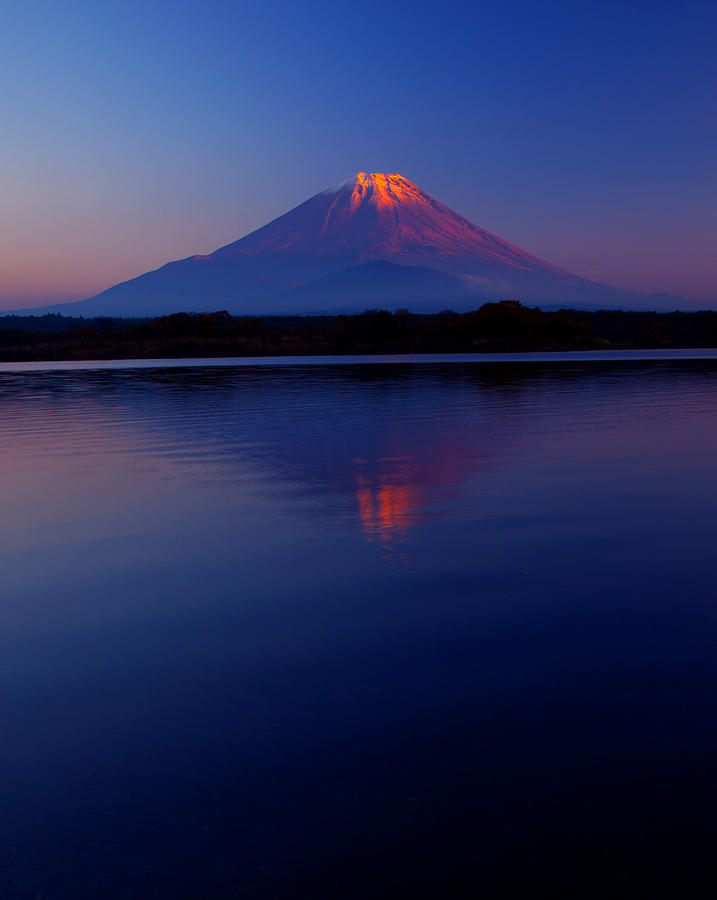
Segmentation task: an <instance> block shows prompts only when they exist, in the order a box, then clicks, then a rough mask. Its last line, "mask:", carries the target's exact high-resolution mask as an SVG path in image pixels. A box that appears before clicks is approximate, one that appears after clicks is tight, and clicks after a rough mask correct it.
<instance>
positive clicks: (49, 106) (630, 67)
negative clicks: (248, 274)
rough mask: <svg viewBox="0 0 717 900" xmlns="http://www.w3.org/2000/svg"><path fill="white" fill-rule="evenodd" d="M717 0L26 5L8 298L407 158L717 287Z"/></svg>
mask: <svg viewBox="0 0 717 900" xmlns="http://www.w3.org/2000/svg"><path fill="white" fill-rule="evenodd" d="M716 36H717V4H715V3H714V2H689V0H687V2H682V3H674V2H671V3H663V2H659V0H656V2H650V3H647V2H630V3H624V2H620V3H613V2H580V3H576V2H575V0H571V2H549V0H542V2H527V0H522V2H517V0H513V2H511V0H500V2H498V0H493V2H492V3H490V4H487V3H481V2H475V0H473V2H467V3H456V2H443V3H440V4H437V3H436V4H426V3H421V2H419V0H413V2H410V3H408V2H406V3H396V2H386V0H384V2H381V3H376V2H373V0H368V2H364V3H362V4H360V5H357V4H353V3H341V2H318V0H308V2H302V3H295V2H290V0H279V2H274V3H266V2H265V3H262V4H258V3H243V2H206V0H205V2H202V3H200V2H193V0H192V2H183V0H174V2H171V3H170V2H164V0H143V2H135V0H124V2H122V3H119V2H113V0H104V2H102V3H97V2H96V0H94V2H79V0H76V2H72V0H70V2H63V0H52V2H50V0H24V2H22V3H20V2H16V0H9V2H8V3H6V4H3V21H2V28H1V29H0V72H1V73H2V90H0V122H1V123H2V130H1V131H0V134H1V135H2V138H1V140H0V307H2V308H11V307H17V306H19V305H27V306H31V305H40V304H41V303H43V302H54V301H57V300H65V299H81V298H84V297H87V296H90V295H92V294H94V293H96V292H98V291H99V290H102V289H104V288H105V287H108V286H109V285H111V284H113V283H115V282H117V281H120V280H125V279H127V278H131V277H133V276H135V275H139V274H140V273H142V272H144V271H146V270H148V269H153V268H156V267H157V266H159V265H161V264H163V263H164V262H167V261H168V260H170V259H177V258H181V257H184V256H188V255H190V254H193V253H207V252H210V251H211V250H214V249H216V248H217V247H219V246H221V245H223V244H226V243H228V242H230V241H232V240H235V239H236V238H238V237H240V236H242V235H243V234H245V233H247V232H249V231H251V230H253V229H254V228H257V227H259V226H260V225H263V224H264V223H265V222H267V221H269V220H270V219H272V218H274V217H275V216H277V215H279V214H281V213H283V212H285V211H286V210H288V209H289V208H291V207H293V206H296V205H297V204H298V203H300V202H302V201H303V200H305V199H306V198H308V197H309V196H311V195H312V194H315V193H316V192H317V191H320V190H322V189H323V188H324V187H326V186H328V185H330V184H334V183H336V182H338V181H341V180H342V179H344V178H346V177H348V176H349V175H351V174H353V173H355V172H357V171H359V170H368V171H391V172H401V173H402V174H403V175H405V176H406V177H407V178H409V179H411V180H412V181H414V182H416V183H417V184H418V185H419V186H420V187H421V188H422V189H423V190H425V191H427V192H428V193H430V194H433V195H434V196H435V197H437V198H438V199H439V200H441V201H442V202H443V203H445V204H447V205H448V206H450V207H452V208H453V209H455V210H456V211H458V212H459V213H461V214H463V215H464V216H466V217H467V218H469V219H471V220H472V221H474V222H476V224H478V225H480V226H482V227H484V228H487V229H489V230H490V231H493V232H495V233H497V234H499V235H500V236H501V237H503V238H505V239H507V240H509V241H511V242H512V243H515V244H518V245H519V246H521V247H523V248H524V249H525V250H528V251H530V252H532V253H536V254H537V255H539V256H542V257H543V258H545V259H547V260H549V261H550V262H552V263H554V264H556V265H559V266H561V267H563V268H565V269H568V270H570V271H572V272H575V273H576V274H579V275H582V276H585V277H587V278H592V279H595V280H598V281H603V282H606V283H608V284H614V285H616V286H618V287H622V288H629V289H632V290H638V291H643V292H653V291H666V292H670V293H674V294H678V295H680V296H683V297H686V298H689V299H692V300H695V301H697V302H699V303H702V304H706V303H710V305H712V304H714V305H717V252H716V251H717V103H716V102H715V101H716V99H717V54H715V49H714V48H715V38H716Z"/></svg>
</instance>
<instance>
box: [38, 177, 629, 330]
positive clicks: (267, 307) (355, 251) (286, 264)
mask: <svg viewBox="0 0 717 900" xmlns="http://www.w3.org/2000/svg"><path fill="white" fill-rule="evenodd" d="M373 263H382V264H384V265H383V266H378V267H376V266H374V267H373V268H369V269H367V270H364V269H363V267H365V266H366V264H373ZM397 267H408V268H409V271H407V272H405V273H400V272H397V271H396V269H397ZM339 273H344V274H343V275H341V276H340V277H339ZM331 279H333V280H331ZM506 298H516V299H519V300H524V301H528V302H533V303H553V304H559V305H582V306H590V305H593V306H594V305H609V306H621V305H622V306H633V307H634V306H636V305H639V304H640V301H644V299H645V298H641V297H640V296H639V295H636V294H630V293H628V292H623V291H618V290H616V289H614V288H609V287H606V286H604V285H598V284H595V283H593V282H589V281H586V280H585V279H582V278H579V277H578V276H575V275H571V274H570V273H569V272H564V271H563V270H561V269H559V268H557V267H556V266H553V265H551V264H550V263H547V262H545V261H543V260H541V259H539V258H538V257H536V256H533V255H532V254H530V253H526V252H525V251H524V250H521V249H520V248H518V247H515V246H513V245H512V244H509V243H508V242H507V241H504V240H502V239H501V238H499V237H496V235H493V234H491V233H490V232H488V231H485V230H484V229H482V228H479V227H478V226H477V225H474V224H473V223H471V222H469V221H468V220H467V219H464V218H463V217H462V216H460V215H458V213H455V212H453V210H451V209H449V208H448V207H447V206H444V205H443V204H442V203H439V202H438V201H437V200H435V199H434V198H433V197H431V196H430V195H428V194H426V193H425V192H423V191H421V190H420V189H419V188H418V187H416V185H414V184H412V183H411V182H410V181H408V180H407V179H406V178H404V177H403V176H402V175H398V174H391V175H389V174H382V173H367V172H359V173H358V174H357V175H356V176H355V177H354V178H351V179H349V180H348V181H346V182H343V183H342V184H339V185H336V186H335V187H332V188H329V189H327V190H325V191H322V192H321V193H320V194H316V195H315V196H314V197H311V198H310V199H309V200H307V201H305V202H304V203H302V204H301V205H300V206H297V207H296V208H295V209H292V210H291V211H289V212H287V213H285V214H284V215H283V216H279V218H277V219H274V220H273V221H272V222H269V223H268V224H267V225H264V226H263V227H262V228H259V229H257V230H256V231H254V232H252V233H251V234H249V235H247V236H245V237H243V238H241V239H240V240H237V241H234V242H233V243H231V244H228V245H227V246H225V247H221V248H220V249H218V250H216V251H215V252H214V253H211V254H208V255H207V256H192V257H188V258H187V259H183V260H178V261H176V262H171V263H168V264H167V265H165V266H162V267H161V268H160V269H156V270H155V271H152V272H147V273H146V274H144V275H141V276H139V277H138V278H134V279H132V280H131V281H126V282H123V283H121V284H118V285H115V286H114V287H111V288H109V289H108V290H106V291H103V292H102V293H101V294H98V295H97V296H96V297H93V298H91V299H89V300H84V301H80V302H78V303H72V304H61V305H55V306H53V307H47V309H48V310H52V311H63V312H66V313H70V314H73V315H120V316H121V315H127V316H129V315H157V314H162V313H169V312H176V311H182V310H183V311H192V310H196V311H199V310H216V309H227V310H229V311H230V312H233V313H237V314H244V313H249V314H252V313H253V314H262V313H264V314H272V313H311V312H319V311H322V312H324V311H331V310H338V309H344V310H349V309H353V310H359V311H360V310H361V309H363V308H365V307H373V306H376V305H381V306H385V307H388V308H397V307H400V306H407V307H409V308H410V307H415V308H417V306H421V307H422V308H429V307H431V308H435V309H440V308H443V307H445V306H448V305H451V306H454V307H455V308H457V309H460V308H463V309H467V308H470V307H475V306H478V305H480V304H481V303H483V302H484V301H485V300H495V299H506Z"/></svg>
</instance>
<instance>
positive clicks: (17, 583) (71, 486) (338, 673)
mask: <svg viewBox="0 0 717 900" xmlns="http://www.w3.org/2000/svg"><path fill="white" fill-rule="evenodd" d="M653 355H654V354H653ZM79 365H80V367H81V364H79ZM116 366H117V367H116V368H114V369H113V368H111V367H107V365H106V364H102V365H100V364H98V368H92V367H91V366H90V367H85V368H84V370H81V369H78V364H67V366H66V369H65V370H64V371H60V370H57V369H58V368H61V367H62V364H59V365H58V364H52V365H51V366H50V368H51V369H55V371H49V370H48V371H42V369H41V367H36V366H29V365H27V364H12V365H6V366H4V367H3V371H2V372H1V373H0V479H1V481H0V485H1V486H2V503H1V504H0V547H1V548H2V602H1V604H0V625H1V627H0V722H2V732H1V734H2V741H1V742H0V802H1V803H2V816H1V817H0V897H2V898H3V900H5V898H9V900H15V898H21V900H25V898H28V900H29V898H37V897H42V898H46V900H65V898H72V900H84V898H102V900H115V898H122V900H125V898H157V900H164V898H172V900H175V898H183V900H189V898H192V900H194V898H196V900H207V898H208V900H211V898H234V897H241V898H245V897H246V898H254V897H257V898H276V900H283V898H303V897H307V898H308V897H310V898H343V897H361V898H377V897H381V898H383V897H386V898H389V897H390V898H401V897H415V896H432V897H436V898H438V897H464V896H465V897H477V896H498V895H502V893H503V892H505V891H508V890H515V889H516V888H517V889H519V890H520V891H521V892H522V893H521V895H522V896H536V895H539V891H541V890H545V891H547V892H548V895H551V893H552V895H554V892H555V891H556V890H558V889H566V890H568V891H576V890H577V891H578V893H577V894H574V895H575V896H581V895H584V894H583V893H580V892H581V891H582V892H584V891H585V889H586V887H589V888H590V890H594V889H595V888H596V886H597V888H598V889H599V890H600V891H602V892H603V895H604V896H612V895H613V893H614V892H615V891H625V892H626V894H627V895H632V896H634V895H635V894H634V891H635V890H638V889H641V888H642V887H643V886H650V887H651V888H654V886H660V887H664V886H665V885H666V884H670V885H674V886H676V887H678V886H681V889H684V888H685V886H686V885H694V884H697V883H699V882H706V881H708V880H711V879H713V862H712V856H713V846H712V845H713V836H714V835H713V820H714V808H715V800H717V785H716V779H715V766H714V759H715V751H716V750H717V716H716V714H715V687H716V686H717V653H716V651H717V640H716V638H717V614H716V608H715V599H716V592H715V587H714V582H715V577H714V564H713V559H714V523H715V515H716V513H717V471H716V468H715V451H716V450H717V416H716V415H715V413H716V412H717V361H716V360H714V359H710V358H692V359H682V358H679V357H675V356H672V357H671V358H666V359H663V360H661V361H660V360H655V359H649V358H645V356H642V357H641V356H640V355H637V356H634V355H633V356H632V358H628V359H619V358H612V359H610V358H607V357H605V356H602V357H599V358H598V359H597V360H593V359H590V358H588V357H580V358H578V359H574V358H569V359H567V360H560V359H558V358H557V357H552V358H551V359H550V360H549V361H546V360H542V359H541V360H538V361H532V362H531V361H528V360H526V359H523V360H520V361H516V358H512V359H507V358H502V357H501V358H500V359H497V360H489V359H485V358H483V359H482V360H481V361H480V362H474V361H460V360H458V361H453V362H445V361H441V360H440V359H439V360H438V361H429V362H425V361H424V362H419V361H417V360H416V359H411V360H404V364H403V365H396V364H392V363H390V362H384V363H381V362H377V361H368V362H367V361H363V362H362V364H351V363H346V362H345V363H339V362H337V361H335V360H334V361H330V360H329V361H324V362H323V364H320V365H319V364H312V363H308V362H307V361H298V362H297V361H294V363H293V364H290V365H287V364H285V363H282V364H281V365H275V364H273V362H272V361H266V360H265V361H262V364H261V365H255V364H246V363H244V364H242V365H231V364H229V362H228V361H223V362H222V364H220V365H214V366H213V365H204V364H196V365H185V366H181V365H179V364H177V363H176V362H173V363H167V364H166V365H161V366H157V365H156V364H155V366H154V367H147V364H146V363H142V364H140V365H136V366H135V365H133V364H130V363H126V362H125V363H117V364H116ZM688 893H689V892H688Z"/></svg>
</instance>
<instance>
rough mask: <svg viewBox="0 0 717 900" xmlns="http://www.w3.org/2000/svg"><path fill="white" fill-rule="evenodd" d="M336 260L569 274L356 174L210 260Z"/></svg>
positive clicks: (441, 209) (396, 185)
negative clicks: (263, 256) (270, 257)
mask: <svg viewBox="0 0 717 900" xmlns="http://www.w3.org/2000/svg"><path fill="white" fill-rule="evenodd" d="M277 253H278V254H281V255H290V256H292V257H294V258H296V257H302V258H306V259H308V258H323V259H328V258H332V257H337V258H341V259H343V260H346V261H347V262H350V263H351V264H360V263H362V262H368V261H373V260H383V261H386V262H393V263H399V264H404V265H418V266H435V265H439V266H440V267H441V268H442V269H444V270H446V271H450V272H453V273H455V274H460V275H463V276H471V275H475V276H480V277H486V276H488V277H490V276H493V275H494V274H495V273H494V270H495V269H496V268H498V269H501V270H503V269H505V268H508V269H510V270H513V271H514V272H516V273H530V272H540V273H542V274H547V273H550V274H551V275H552V276H553V277H555V276H556V275H557V276H559V277H560V276H567V277H568V278H569V277H570V276H568V275H567V273H564V272H562V271H561V270H560V269H557V268H556V267H554V266H551V265H550V264H549V263H546V262H544V261H543V260H541V259H538V258H537V257H535V256H532V255H531V254H529V253H526V252H525V251H523V250H520V249H519V248H518V247H515V246H513V245H512V244H509V243H508V242H507V241H503V240H501V238H499V237H496V236H495V235H494V234H491V233H490V232H488V231H485V230H484V229H482V228H479V227H478V226H477V225H473V223H472V222H469V221H468V220H467V219H464V218H463V216H460V215H458V213H455V212H453V210H451V209H449V208H448V207H447V206H444V205H443V204H442V203H439V202H438V201H437V200H435V199H434V198H433V197H431V196H430V194H427V193H425V191H422V190H421V189H420V188H418V187H417V186H416V185H415V184H413V183H412V182H411V181H409V180H408V179H407V178H405V177H404V176H403V175H399V174H397V173H393V174H388V173H383V172H359V173H358V174H357V175H355V176H354V177H353V178H350V179H348V180H347V181H344V182H342V183H341V184H338V185H336V186H334V187H331V188H327V189H326V190H325V191H322V192H321V193H320V194H316V195H315V196H314V197H311V198H310V199H309V200H307V201H306V202H305V203H302V204H301V205H300V206H297V207H296V208H295V209H292V210H291V211H290V212H288V213H285V214H284V215H283V216H280V217H279V218H278V219H274V221H273V222H270V223H269V224H268V225H265V226H264V227H263V228H260V229H258V230H257V231H254V232H252V233H251V234H249V235H247V236H246V237H244V238H242V239H241V240H239V241H235V242H234V243H233V244H229V245H228V246H227V247H223V248H222V249H221V250H219V251H217V254H215V255H222V256H224V255H227V256H229V255H231V256H235V255H240V256H243V257H254V256H256V255H259V254H272V255H273V254H277Z"/></svg>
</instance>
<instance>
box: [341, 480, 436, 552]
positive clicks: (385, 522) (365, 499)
mask: <svg viewBox="0 0 717 900" xmlns="http://www.w3.org/2000/svg"><path fill="white" fill-rule="evenodd" d="M356 499H357V500H358V508H359V516H360V518H361V526H362V528H363V530H364V531H365V532H366V535H367V536H368V538H369V539H373V538H376V539H377V540H379V541H380V542H381V543H384V544H385V543H389V542H390V541H391V540H392V539H395V538H396V537H400V536H401V535H402V533H403V532H405V531H406V529H407V528H409V527H410V526H411V525H415V524H416V523H417V522H418V521H420V514H419V511H420V506H421V497H420V494H419V492H418V490H417V489H416V487H414V486H413V485H410V484H378V485H375V484H371V483H370V482H369V480H368V479H367V478H366V477H365V476H359V484H358V487H357V489H356Z"/></svg>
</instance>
